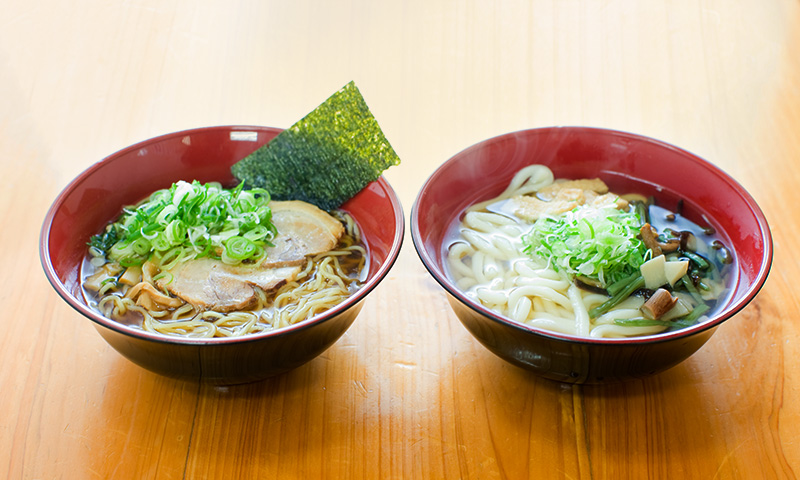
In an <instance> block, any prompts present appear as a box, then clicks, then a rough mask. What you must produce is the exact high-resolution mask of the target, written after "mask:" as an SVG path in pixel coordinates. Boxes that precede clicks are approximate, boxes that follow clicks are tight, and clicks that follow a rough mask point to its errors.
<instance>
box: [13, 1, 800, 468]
mask: <svg viewBox="0 0 800 480" xmlns="http://www.w3.org/2000/svg"><path fill="white" fill-rule="evenodd" d="M0 12H2V13H0V246H1V247H2V248H0V265H2V267H0V268H1V270H0V271H2V275H0V285H1V286H2V288H0V322H2V325H3V328H2V330H0V338H2V340H1V341H2V348H1V349H0V478H9V479H53V478H64V479H73V478H75V479H95V478H100V479H105V478H109V479H127V478H136V479H200V478H287V479H290V478H303V479H309V478H329V479H340V478H382V479H401V478H402V479H405V478H409V479H417V478H431V479H438V478H462V479H520V478H531V479H541V478H570V479H577V478H582V479H588V478H594V479H599V478H614V479H622V478H630V479H641V478H666V479H675V478H700V479H712V478H715V479H723V478H741V479H753V478H795V477H796V476H797V471H798V469H800V428H798V425H800V399H799V398H798V391H799V389H800V351H799V350H800V313H798V311H799V310H800V308H799V307H800V302H799V301H798V293H797V279H798V278H800V262H798V260H797V256H796V255H795V254H794V253H792V252H797V249H798V248H800V242H798V237H797V234H798V231H800V216H798V214H797V205H798V202H800V193H798V188H797V182H798V179H800V171H799V170H800V2H798V1H797V0H771V1H756V0H743V1H732V0H698V1H689V0H676V1H671V0H670V1H668V0H649V1H636V0H618V1H612V0H606V1H600V0H598V1H594V0H588V1H578V0H557V1H555V0H549V1H545V0H531V1H502V2H496V1H465V2H462V1H456V0H452V1H424V0H410V1H405V2H376V1H369V0H351V1H347V0H345V1H341V2H309V1H305V0H297V1H291V2H287V1H282V2H278V1H273V0H261V1H258V0H251V1H235V0H234V1H230V2H211V1H206V0H199V1H186V0H175V1H173V2H164V1H157V0H116V1H110V0H62V1H55V0H36V1H30V2H21V1H16V2H14V1H9V0H5V1H1V0H0ZM350 80H354V81H355V82H356V84H357V85H358V86H359V88H360V89H361V91H362V93H363V95H364V97H365V98H366V100H367V102H368V104H369V105H370V107H371V109H372V111H373V113H374V114H375V116H376V117H377V119H378V120H379V122H380V123H381V125H382V127H383V129H384V131H385V133H386V135H387V137H388V138H389V139H390V141H391V142H392V144H393V146H394V147H395V149H396V150H397V152H398V153H399V154H400V156H401V158H402V160H403V163H402V164H401V165H400V166H398V167H393V168H392V169H390V170H389V171H388V172H387V173H386V178H387V179H388V180H389V182H390V183H391V184H392V185H393V187H394V188H395V189H396V190H397V192H398V194H399V196H400V198H401V201H402V202H403V206H404V209H405V212H406V216H407V215H408V213H409V212H410V211H411V206H412V204H413V201H414V198H415V196H416V193H417V191H418V189H419V188H420V186H421V185H422V183H423V182H424V180H425V179H426V178H427V177H428V175H430V174H431V173H432V172H433V170H434V169H435V168H436V167H437V166H438V165H439V164H441V163H442V162H443V161H445V160H446V159H447V158H448V157H450V156H451V155H453V154H455V153H457V152H458V151H460V150H462V149H463V148H466V147H468V146H470V145H472V144H474V143H476V142H478V141H480V140H483V139H485V138H488V137H491V136H494V135H498V134H502V133H506V132H510V131H514V130H519V129H523V128H530V127H541V126H550V125H588V126H600V127H607V128H613V129H620V130H625V131H630V132H634V133H638V134H643V135H647V136H651V137H655V138H658V139H661V140H664V141H667V142H670V143H673V144H676V145H678V146H680V147H682V148H685V149H687V150H690V151H692V152H694V153H696V154H698V155H700V156H702V157H704V158H706V159H708V160H709V161H711V162H713V163H714V164H716V165H718V166H719V167H721V168H722V169H724V170H725V171H727V172H728V173H730V174H731V175H732V176H733V177H734V178H736V179H737V180H739V181H740V182H741V183H742V185H744V186H745V188H747V189H748V191H749V192H750V193H751V194H752V195H753V196H754V197H755V199H756V200H757V201H758V202H759V204H760V205H761V207H762V208H763V210H764V211H765V213H766V215H767V217H768V219H769V221H770V224H771V227H772V233H773V236H774V241H775V261H774V266H773V270H772V273H771V276H770V278H769V280H768V282H767V284H766V286H765V287H764V289H763V290H762V292H761V294H760V295H759V296H758V297H757V299H756V300H755V301H754V302H752V303H751V304H750V305H749V306H748V307H747V308H746V309H745V310H744V311H742V312H741V313H740V314H739V315H737V316H736V317H734V318H733V319H732V320H730V321H728V322H726V323H725V324H724V325H722V327H720V328H719V329H718V330H717V332H716V333H715V335H714V336H713V337H712V338H711V340H710V341H709V342H708V343H707V344H706V345H705V346H704V347H703V348H702V349H701V350H700V351H699V352H697V353H696V354H695V355H693V356H692V357H691V358H690V359H689V360H687V361H686V362H684V363H682V364H681V365H679V366H677V367H675V368H673V369H671V370H669V371H667V372H665V373H663V374H660V375H657V376H654V377H652V378H648V379H645V380H640V381H633V382H628V383H621V384H611V385H602V386H591V387H590V386H583V387H582V386H569V385H562V384H559V383H555V382H551V381H548V380H543V379H539V378H536V377H534V376H532V375H531V374H530V373H528V372H526V371H523V370H521V369H519V368H516V367H514V366H511V365H509V364H507V363H505V362H503V361H502V360H500V359H498V358H497V357H495V356H494V355H492V354H491V353H489V352H488V351H487V350H486V349H485V348H483V347H482V346H481V345H480V344H478V343H477V342H476V341H475V340H473V339H472V337H471V336H470V335H469V334H468V333H467V331H466V330H465V329H464V328H463V327H462V326H461V324H460V323H459V322H458V320H457V319H456V318H455V316H454V314H453V313H452V312H451V311H450V309H449V306H448V305H447V303H446V300H445V297H444V293H443V291H442V290H441V288H440V287H439V286H438V284H436V283H435V282H434V281H433V280H432V279H431V277H430V276H429V275H428V274H427V272H426V270H425V269H424V267H423V266H422V264H421V263H420V261H419V260H418V258H417V256H416V253H415V251H414V248H413V246H412V245H411V242H410V235H408V234H407V235H406V242H405V245H404V247H403V250H402V252H401V255H400V258H399V260H398V262H397V263H396V265H395V267H394V268H393V270H392V271H391V272H390V274H389V276H388V277H387V278H386V279H385V280H384V282H383V283H381V285H379V287H378V288H377V289H376V290H375V291H374V292H373V293H372V294H371V295H370V297H369V298H368V300H367V301H366V302H365V306H364V309H363V311H362V313H361V314H360V316H359V317H358V319H357V320H356V322H355V324H354V325H353V326H352V327H351V328H350V330H349V331H348V332H347V333H346V334H345V335H344V336H343V337H342V338H341V339H340V340H339V341H338V342H337V343H336V344H335V345H334V346H333V347H331V348H330V349H329V350H328V351H326V352H325V353H324V354H323V355H322V356H321V357H319V358H317V359H315V360H313V361H312V362H310V363H308V364H306V365H304V366H302V367H300V368H298V369H296V370H294V371H292V372H289V373H287V374H285V375H282V376H279V377H275V378H273V379H270V380H267V381H264V382H260V383H256V384H251V385H243V386H237V387H228V388H219V387H210V386H205V385H201V384H196V383H191V382H181V381H176V380H171V379H168V378H164V377H160V376H157V375H155V374H153V373H150V372H148V371H145V370H143V369H141V368H139V367H137V366H135V365H134V364H132V363H130V362H129V361H127V360H125V359H124V358H123V357H121V356H120V355H119V354H118V353H117V352H116V351H114V350H113V349H112V348H110V347H109V346H108V345H107V344H106V343H105V342H104V341H103V340H102V339H101V337H100V336H99V335H98V334H97V332H96V331H95V330H94V328H93V327H92V325H91V324H90V322H89V321H88V320H86V319H85V318H83V317H81V316H80V315H78V314H77V313H75V312H74V311H72V310H71V309H70V308H69V307H68V306H67V305H66V304H65V303H64V302H63V301H62V300H61V299H60V298H59V297H58V295H56V293H55V292H54V291H53V289H52V288H51V287H50V285H49V284H48V282H47V280H46V278H45V276H44V274H43V272H42V268H41V266H40V263H39V258H38V250H37V248H38V238H39V230H40V228H41V224H42V221H43V219H44V215H45V212H46V210H47V208H48V206H49V205H50V203H51V202H52V201H53V200H54V198H55V197H56V195H57V194H58V192H59V191H60V190H61V189H62V188H64V186H65V185H66V184H67V183H68V182H69V181H70V180H71V179H72V178H74V177H75V176H76V175H77V174H78V173H80V172H81V171H82V170H84V169H85V168H87V167H88V166H90V165H91V164H93V163H94V162H96V161H98V160H100V159H101V158H103V157H104V156H106V155H108V154H110V153H112V152H114V151H116V150H118V149H120V148H123V147H125V146H128V145H130V144H132V143H134V142H137V141H140V140H144V139H146V138H149V137H152V136H156V135H160V134H163V133H168V132H172V131H176V130H181V129H185V128H192V127H200V126H207V125H221V124H248V125H267V126H275V127H286V126H289V125H291V124H292V123H294V121H296V120H298V119H299V118H301V117H302V116H303V115H305V114H306V113H307V112H308V111H310V110H311V109H313V108H314V107H315V106H316V105H317V104H319V103H320V102H321V101H322V100H324V99H325V98H327V97H328V96H329V95H330V94H331V93H333V92H334V91H335V90H336V89H338V88H340V87H341V86H343V85H344V84H345V83H347V82H348V81H350ZM120 181H124V179H121V180H120Z"/></svg>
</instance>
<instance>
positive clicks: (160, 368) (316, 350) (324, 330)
mask: <svg viewBox="0 0 800 480" xmlns="http://www.w3.org/2000/svg"><path fill="white" fill-rule="evenodd" d="M362 306H363V300H362V301H360V302H358V303H356V304H354V305H353V306H351V307H350V308H348V309H346V310H344V311H343V312H341V313H339V314H338V315H336V316H334V317H331V318H329V319H327V320H325V321H324V322H320V323H317V324H315V325H314V328H298V329H293V330H289V331H287V332H286V333H284V334H281V335H269V336H261V337H260V338H255V337H254V338H251V339H250V340H249V341H247V342H244V343H195V344H176V343H169V342H166V341H158V340H153V339H145V338H142V337H139V336H134V335H127V334H125V333H123V332H120V331H119V330H113V329H110V328H107V327H105V326H102V325H99V324H95V328H96V329H97V331H98V332H99V333H100V335H101V336H102V337H103V338H104V339H105V340H106V341H107V342H108V343H109V345H111V346H112V347H113V348H114V349H115V350H116V351H117V352H119V353H120V354H122V355H123V356H124V357H125V358H127V359H128V360H130V361H132V362H133V363H135V364H137V365H139V366H141V367H143V368H146V369H147V370H150V371H152V372H155V373H158V374H161V375H164V376H167V377H172V378H178V379H181V380H195V381H202V382H203V383H207V384H211V385H236V384H242V383H250V382H256V381H259V380H264V379H266V378H269V377H272V376H275V375H279V374H281V373H285V372H287V371H289V370H292V369H294V368H297V367H299V366H301V365H303V364H305V363H307V362H309V361H310V360H312V359H314V358H315V357H317V356H318V355H320V354H321V353H322V352H324V351H325V350H327V349H328V347H330V346H331V345H333V344H334V343H335V342H336V341H337V340H338V339H339V337H341V336H342V334H344V332H345V331H347V329H348V328H349V327H350V325H352V323H353V321H355V319H356V316H357V315H358V313H359V312H360V311H361V307H362Z"/></svg>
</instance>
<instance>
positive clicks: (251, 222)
mask: <svg viewBox="0 0 800 480" xmlns="http://www.w3.org/2000/svg"><path fill="white" fill-rule="evenodd" d="M243 187H244V184H243V183H240V184H239V185H238V186H236V187H235V188H233V189H230V190H228V189H224V188H222V186H221V185H219V184H218V183H208V184H201V183H200V182H198V181H196V180H195V181H193V182H192V183H188V182H184V181H179V182H177V183H174V184H173V185H172V186H171V187H170V188H168V189H164V190H158V191H156V192H155V193H153V194H152V195H150V197H149V198H148V199H147V200H145V201H144V202H142V203H140V204H139V205H137V206H135V207H128V208H126V209H124V210H123V213H122V216H120V218H119V219H118V220H117V221H116V222H114V223H112V224H110V225H108V226H107V227H106V229H105V231H104V232H103V233H101V234H98V235H95V236H93V237H92V238H91V239H90V240H89V245H90V246H91V248H90V252H91V253H92V255H93V256H95V257H107V258H108V259H110V260H113V261H116V262H119V263H120V264H121V265H123V266H131V265H141V264H142V263H144V262H145V261H146V260H147V259H149V258H150V257H151V256H152V255H157V256H158V257H159V259H160V262H161V264H162V267H164V268H168V267H172V266H174V265H175V264H176V263H177V262H179V261H185V260H188V259H191V258H200V257H206V256H208V257H212V258H217V259H220V258H221V259H222V261H224V262H226V263H231V264H237V263H240V262H242V261H246V260H255V259H258V258H259V257H260V256H262V255H263V252H264V247H265V246H271V245H272V243H271V240H272V239H273V238H274V236H275V234H276V231H275V226H274V225H273V224H272V210H271V209H270V208H269V201H270V195H269V193H268V192H267V191H266V190H263V189H259V188H254V189H250V190H244V188H243Z"/></svg>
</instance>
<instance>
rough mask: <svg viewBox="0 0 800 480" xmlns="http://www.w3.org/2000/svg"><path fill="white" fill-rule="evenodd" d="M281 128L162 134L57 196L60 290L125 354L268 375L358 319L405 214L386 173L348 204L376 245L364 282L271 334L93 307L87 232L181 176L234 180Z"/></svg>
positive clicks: (251, 376)
mask: <svg viewBox="0 0 800 480" xmlns="http://www.w3.org/2000/svg"><path fill="white" fill-rule="evenodd" d="M280 131H281V130H280V129H276V128H268V127H252V126H220V127H208V128H199V129H193V130H186V131H182V132H176V133H171V134H167V135H164V136H159V137H157V138H153V139H150V140H146V141H143V142H141V143H137V144H135V145H133V146H130V147H128V148H125V149H123V150H121V151H119V152H116V153H114V154H112V155H110V156H109V157H107V158H105V159H103V160H102V161H100V162H98V163H96V164H94V165H92V166H91V167H89V168H88V169H87V170H85V171H84V172H83V173H81V174H80V175H78V177H77V178H75V179H74V180H73V181H72V182H71V183H69V185H67V186H66V188H64V190H63V191H62V192H61V193H60V195H58V197H57V198H56V199H55V201H54V203H53V205H52V206H51V208H50V210H49V211H48V213H47V216H46V218H45V220H44V224H43V227H42V232H41V239H40V246H39V248H40V256H41V262H42V266H43V268H44V272H45V274H46V276H47V278H48V280H49V281H50V283H51V285H52V286H53V288H54V289H55V291H56V292H57V293H58V294H59V295H60V296H61V297H62V298H63V299H64V301H66V302H67V304H69V305H70V306H71V307H72V308H73V309H74V310H75V311H76V312H77V313H79V314H80V315H83V316H84V317H86V318H88V319H89V320H90V321H91V322H92V324H93V325H94V327H95V328H96V329H97V331H98V332H99V333H100V335H101V336H102V337H103V338H104V339H105V340H106V341H107V342H108V343H109V344H110V345H111V346H112V347H113V348H114V349H116V350H117V351H118V352H119V353H121V354H122V355H123V356H125V357H126V358H128V359H129V360H131V361H132V362H134V363H136V364H138V365H140V366H142V367H144V368H146V369H148V370H151V371H153V372H156V373H159V374H162V375H166V376H170V377H176V378H181V379H192V380H199V381H204V382H208V383H213V384H236V383H246V382H252V381H257V380H261V379H264V378H267V377H270V376H273V375H277V374H280V373H283V372H286V371H288V370H291V369H293V368H295V367H298V366H300V365H302V364H304V363H306V362H308V361H310V360H311V359H313V358H314V357H316V356H318V355H319V354H320V353H322V352H323V351H325V350H326V349H327V348H328V347H330V346H331V345H332V344H333V343H334V342H335V341H336V340H337V339H338V338H339V337H340V336H341V335H342V334H343V333H344V332H345V331H346V330H347V329H348V327H350V325H351V324H352V323H353V321H354V320H355V318H356V316H357V315H358V313H359V311H360V310H361V308H362V306H363V303H364V300H365V299H366V297H367V295H368V294H369V293H370V292H371V291H372V290H373V289H374V288H375V286H377V285H378V283H379V282H380V281H381V280H382V279H383V278H384V277H385V276H386V274H387V273H388V272H389V269H390V268H391V267H392V265H393V264H394V262H395V260H396V259H397V256H398V254H399V251H400V246H401V244H402V240H403V234H404V216H403V212H402V207H401V205H400V202H399V200H398V198H397V196H396V194H395V192H394V190H393V189H392V187H391V186H390V185H389V183H388V182H386V180H385V179H384V178H383V177H381V178H379V179H378V180H376V181H374V182H372V183H370V184H369V185H367V186H366V187H365V188H364V189H363V190H362V191H361V192H359V193H358V194H357V195H356V196H354V197H353V198H351V199H350V200H349V201H347V202H346V203H345V204H344V205H342V207H341V209H342V210H344V211H346V212H348V213H349V214H350V215H351V216H352V217H353V218H354V219H355V221H356V222H357V224H358V226H359V228H360V230H361V234H362V240H363V242H364V243H365V244H366V247H367V251H368V262H367V266H366V267H365V268H366V269H367V270H368V272H367V274H366V279H365V281H364V283H363V286H362V287H361V288H360V289H359V290H358V291H357V292H356V293H354V294H353V295H351V296H350V297H349V298H347V300H345V301H344V302H343V303H340V304H339V305H337V306H335V307H334V308H332V309H330V310H328V311H326V312H324V313H322V314H319V315H317V316H315V317H313V318H311V319H308V320H305V321H302V322H299V323H296V324H294V325H291V326H288V327H284V328H281V329H276V330H273V331H269V332H265V333H254V334H250V335H245V336H240V337H226V338H211V339H198V338H184V337H172V336H166V335H160V334H153V333H149V332H146V331H143V330H142V329H139V328H136V327H131V326H126V325H123V324H121V323H118V322H116V321H114V320H111V319H109V318H106V317H105V316H103V315H101V314H100V313H98V312H97V311H96V310H94V309H93V308H91V307H89V306H88V305H87V302H86V300H85V298H84V296H83V293H82V288H81V273H80V272H81V266H82V263H83V261H84V257H85V256H86V252H87V250H86V249H87V245H86V244H87V241H88V239H89V238H90V237H91V236H92V235H93V234H96V233H98V232H100V231H101V230H102V229H103V227H104V226H105V224H106V223H108V222H109V221H111V220H114V219H115V218H116V217H117V216H118V215H119V214H120V212H121V210H122V207H123V206H126V205H132V204H135V203H136V202H138V201H140V200H141V199H143V198H146V197H147V196H148V195H150V193H152V192H154V191H156V190H159V189H163V188H168V187H169V186H170V185H171V184H172V183H173V182H177V181H178V180H186V181H191V180H198V181H199V182H201V183H206V182H211V181H215V182H220V183H222V184H223V185H233V184H234V182H235V179H234V178H233V176H232V174H231V171H230V166H231V165H232V164H234V163H235V162H237V161H238V160H240V159H242V158H244V157H245V156H247V155H248V154H250V153H251V152H253V151H255V150H256V149H257V148H258V147H260V146H262V145H264V144H266V143H268V142H269V141H270V140H271V139H272V138H273V137H275V136H276V135H277V134H278V133H280Z"/></svg>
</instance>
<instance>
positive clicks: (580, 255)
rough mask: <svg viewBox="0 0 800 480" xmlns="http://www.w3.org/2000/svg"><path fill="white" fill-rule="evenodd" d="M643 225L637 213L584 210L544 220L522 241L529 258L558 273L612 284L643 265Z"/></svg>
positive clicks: (588, 207)
mask: <svg viewBox="0 0 800 480" xmlns="http://www.w3.org/2000/svg"><path fill="white" fill-rule="evenodd" d="M641 225H642V219H641V217H640V214H639V213H637V211H636V210H635V209H634V210H632V211H623V210H619V209H618V208H616V206H613V205H607V206H600V207H597V206H593V205H582V206H579V207H577V208H575V209H573V210H571V211H569V212H566V213H564V214H563V215H560V216H558V217H550V216H546V217H541V218H539V219H538V220H537V221H536V222H535V223H534V224H533V228H532V229H531V231H530V232H529V233H528V234H527V235H525V236H524V237H523V239H522V240H523V245H524V246H525V248H524V251H525V252H526V253H528V254H529V255H536V256H539V257H541V258H543V259H545V260H547V261H548V262H549V263H550V264H551V265H552V266H553V268H554V269H555V270H557V271H565V272H566V273H567V274H568V275H570V276H578V275H582V276H585V277H588V278H591V279H594V280H597V281H599V282H600V284H602V285H611V284H613V283H615V282H617V281H619V280H622V279H625V278H628V277H630V276H631V275H633V274H635V273H636V272H637V271H638V270H639V266H640V265H641V264H642V263H644V261H645V255H646V253H647V248H646V247H645V245H644V243H643V242H642V240H641V239H639V238H638V235H639V230H640V229H641Z"/></svg>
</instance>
